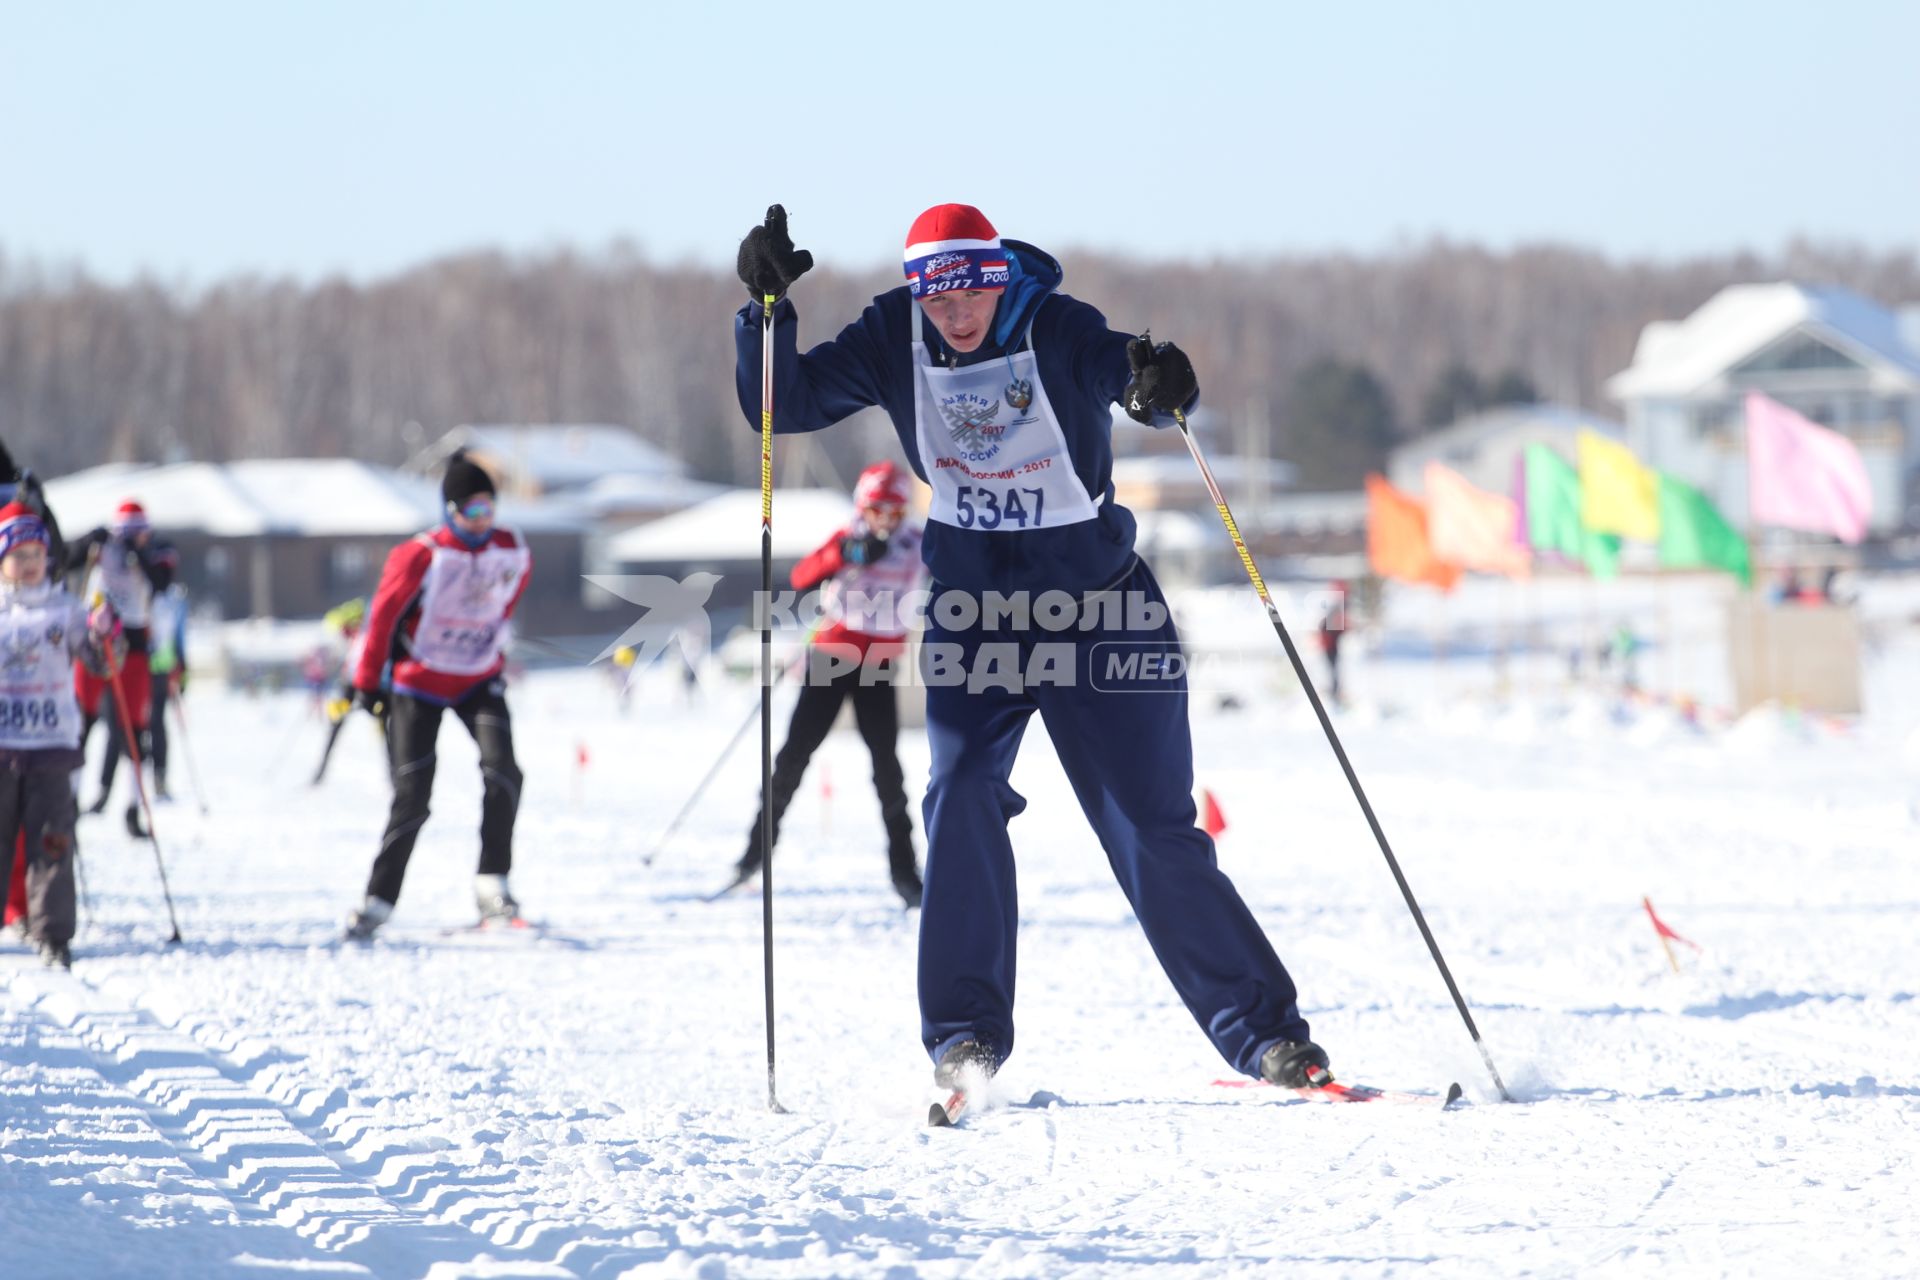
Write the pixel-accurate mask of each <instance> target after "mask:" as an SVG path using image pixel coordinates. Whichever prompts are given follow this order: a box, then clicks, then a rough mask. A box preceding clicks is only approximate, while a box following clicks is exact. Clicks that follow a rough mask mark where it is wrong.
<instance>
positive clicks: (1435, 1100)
mask: <svg viewBox="0 0 1920 1280" xmlns="http://www.w3.org/2000/svg"><path fill="white" fill-rule="evenodd" d="M1213 1083H1214V1084H1215V1085H1217V1086H1218V1087H1220V1088H1222V1089H1272V1088H1276V1087H1277V1086H1275V1085H1272V1084H1269V1083H1268V1082H1267V1081H1265V1080H1246V1079H1236V1080H1215V1081H1214V1082H1213ZM1287 1092H1288V1093H1291V1094H1295V1095H1297V1096H1298V1097H1301V1098H1305V1099H1306V1100H1307V1101H1308V1102H1391V1103H1394V1104H1396V1105H1399V1106H1403V1107H1435V1108H1438V1109H1439V1110H1442V1111H1445V1110H1447V1109H1449V1108H1451V1107H1452V1106H1453V1104H1454V1103H1456V1102H1458V1101H1460V1097H1461V1089H1460V1086H1459V1085H1458V1084H1457V1083H1456V1084H1449V1085H1448V1086H1447V1091H1446V1093H1445V1094H1444V1095H1442V1094H1438V1093H1409V1092H1403V1091H1400V1090H1395V1089H1376V1088H1374V1087H1373V1086H1372V1085H1365V1084H1342V1083H1341V1082H1340V1081H1338V1080H1329V1081H1328V1082H1327V1083H1326V1084H1322V1085H1315V1086H1312V1087H1310V1088H1306V1089H1288V1090H1287Z"/></svg>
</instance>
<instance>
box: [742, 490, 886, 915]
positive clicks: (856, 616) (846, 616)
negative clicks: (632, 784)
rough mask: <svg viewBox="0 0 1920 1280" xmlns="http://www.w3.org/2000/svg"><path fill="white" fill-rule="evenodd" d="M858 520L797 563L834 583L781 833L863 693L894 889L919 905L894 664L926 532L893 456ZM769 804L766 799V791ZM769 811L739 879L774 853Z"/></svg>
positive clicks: (797, 725)
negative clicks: (808, 777) (843, 707)
mask: <svg viewBox="0 0 1920 1280" xmlns="http://www.w3.org/2000/svg"><path fill="white" fill-rule="evenodd" d="M853 501H854V506H855V508H856V512H855V515H854V518H853V520H852V521H851V522H850V523H849V524H848V525H847V526H846V527H845V528H843V529H839V530H836V531H835V532H834V534H833V536H832V537H830V538H828V539H827V540H826V542H824V543H822V544H821V545H820V547H819V549H818V550H816V551H814V553H813V554H812V555H810V556H808V557H807V558H806V559H804V560H802V561H801V562H800V563H799V564H797V565H795V566H794V570H793V585H794V587H795V589H796V590H800V591H810V590H812V589H813V588H814V587H817V586H821V585H822V584H825V587H824V591H823V593H822V597H821V606H820V609H821V614H822V617H823V618H824V620H825V621H826V625H825V626H823V627H822V628H821V629H820V630H819V631H817V632H816V633H815V634H814V635H813V637H812V639H811V641H810V643H809V645H808V650H807V670H806V675H805V678H804V679H803V680H802V682H801V688H800V700H799V701H798V702H797V703H795V704H794V708H793V720H792V722H791V723H790V724H789V725H788V726H787V741H786V745H784V746H782V747H781V748H780V754H779V755H778V756H777V757H775V759H774V762H773V834H774V838H775V840H778V839H779V836H780V819H781V817H782V816H783V815H785V813H786V811H787V805H788V804H789V803H790V802H791V801H792V800H793V793H794V792H795V791H797V790H799V788H800V779H801V777H802V776H803V775H804V774H805V773H806V771H807V763H808V762H809V761H810V760H812V759H813V753H814V752H815V751H817V750H819V749H820V744H821V743H823V742H825V741H826V739H827V732H828V731H829V730H830V729H832V728H833V722H834V720H835V718H836V717H838V716H839V714H840V704H841V702H843V701H844V700H846V699H848V698H851V699H853V719H854V723H855V725H857V726H858V727H859V729H860V736H861V738H862V739H864V740H865V742H866V744H867V750H868V752H870V753H871V754H872V756H873V786H874V789H875V790H876V791H878V792H879V793H880V820H881V822H882V823H883V824H884V825H885V827H886V832H887V869H888V874H889V876H890V877H891V878H892V880H893V889H894V892H895V893H897V894H899V895H900V900H901V901H902V902H904V903H906V904H907V906H909V907H917V906H919V905H920V897H921V892H922V887H921V883H920V869H919V868H918V867H917V866H916V865H914V863H915V859H914V852H913V819H912V818H911V817H909V816H908V813H907V791H906V786H905V785H904V784H905V775H904V774H903V773H902V771H901V768H900V756H899V753H898V752H897V750H896V749H895V743H896V742H897V741H898V739H899V736H900V709H899V706H898V703H897V700H896V698H895V696H894V691H893V686H894V673H893V671H892V670H891V668H890V667H889V665H888V664H890V663H895V662H897V661H898V660H899V659H900V658H901V656H902V655H903V654H904V653H905V652H906V630H907V629H906V622H905V620H904V618H903V616H902V612H903V610H902V606H904V604H905V603H906V597H907V595H908V593H910V592H912V591H913V590H914V589H915V588H917V587H918V586H919V585H920V580H921V576H922V569H921V565H920V533H919V530H917V529H912V528H907V527H903V522H904V521H905V519H906V514H907V478H906V476H905V475H903V474H902V473H901V471H900V468H898V467H896V466H895V465H894V464H893V463H891V462H876V463H874V464H873V465H872V466H870V467H868V468H867V469H866V470H865V471H862V472H861V473H860V479H859V481H858V482H857V483H856V484H855V485H854V488H853ZM761 804H762V805H763V806H764V805H765V804H766V798H765V797H764V796H763V797H761ZM764 818H765V813H764V811H763V812H762V813H759V814H755V815H754V819H753V827H752V829H751V830H749V831H748V833H747V851H746V852H745V853H744V854H742V855H741V857H740V862H739V865H738V866H736V867H735V868H734V878H733V884H732V885H729V886H728V888H733V887H735V886H737V885H742V884H745V883H746V882H747V881H748V880H750V879H751V878H752V877H753V875H754V874H755V873H756V872H758V871H759V870H760V866H761V863H762V862H763V861H764V860H765V857H764V851H763V850H762V848H761V839H762V825H761V824H762V822H763V820H764Z"/></svg>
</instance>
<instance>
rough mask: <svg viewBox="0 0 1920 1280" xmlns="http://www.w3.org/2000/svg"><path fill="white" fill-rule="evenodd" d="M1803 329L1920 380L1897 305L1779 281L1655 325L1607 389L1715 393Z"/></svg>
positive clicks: (1634, 394) (1894, 374)
mask: <svg viewBox="0 0 1920 1280" xmlns="http://www.w3.org/2000/svg"><path fill="white" fill-rule="evenodd" d="M1796 329H1805V330H1807V331H1808V332H1810V333H1812V334H1814V335H1815V336H1816V337H1818V338H1820V339H1821V340H1823V341H1825V342H1829V343H1831V344H1832V345H1833V346H1834V347H1836V348H1838V349H1839V350H1841V351H1843V352H1845V353H1847V354H1848V355H1851V356H1853V357H1854V358H1856V359H1858V360H1859V361H1860V362H1861V363H1862V364H1864V365H1866V366H1867V367H1869V368H1871V369H1874V370H1875V371H1876V372H1879V373H1881V374H1883V375H1885V376H1888V377H1890V378H1892V379H1893V380H1895V381H1896V382H1899V383H1901V384H1904V385H1908V386H1914V387H1920V352H1916V351H1915V350H1914V349H1913V348H1912V347H1910V346H1908V345H1907V343H1906V341H1905V340H1904V338H1903V336H1902V333H1901V326H1900V318H1899V316H1898V315H1896V314H1895V313H1894V312H1892V311H1889V310H1887V309H1886V308H1885V307H1882V306H1880V305H1879V304H1878V303H1876V302H1873V301H1871V300H1869V299H1867V298H1863V297H1861V296H1860V295H1859V294H1857V293H1854V292H1852V291H1851V290H1847V289H1835V288H1813V287H1809V286H1807V285H1800V284H1793V283H1777V284H1737V285H1732V286H1730V287H1728V288H1725V289H1722V290H1721V291H1720V292H1719V293H1717V294H1715V295H1714V296H1713V297H1712V298H1710V299H1708V300H1707V303H1706V305H1704V306H1702V307H1701V308H1700V309H1699V310H1698V311H1696V312H1694V313H1693V314H1692V315H1690V316H1688V317H1687V318H1686V319H1685V320H1679V321H1665V320H1661V321H1655V322H1654V323H1652V324H1650V325H1648V326H1647V327H1646V328H1645V329H1643V330H1641V333H1640V341H1639V343H1638V344H1637V345H1636V347H1635V348H1634V353H1633V364H1632V365H1630V366H1629V367H1628V368H1627V369H1625V370H1623V371H1622V372H1620V373H1617V374H1615V375H1614V376H1613V377H1611V378H1609V379H1608V380H1607V393H1608V394H1609V395H1611V396H1613V397H1614V399H1616V400H1641V399H1647V398H1654V397H1685V396H1691V395H1699V394H1713V393H1716V392H1717V391H1718V390H1719V388H1717V387H1716V386H1715V385H1714V383H1715V381H1716V380H1717V379H1719V378H1720V377H1721V376H1722V375H1724V374H1725V373H1727V371H1728V370H1730V369H1732V368H1734V367H1736V366H1737V365H1739V364H1740V363H1741V362H1742V361H1744V360H1746V359H1747V358H1748V357H1750V356H1752V355H1754V354H1756V353H1757V352H1759V351H1760V350H1762V349H1763V348H1765V347H1767V346H1768V345H1770V344H1771V343H1773V342H1775V341H1778V340H1779V339H1780V338H1783V337H1785V336H1786V335H1787V334H1789V333H1792V332H1793V331H1795V330H1796Z"/></svg>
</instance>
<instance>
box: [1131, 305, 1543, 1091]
mask: <svg viewBox="0 0 1920 1280" xmlns="http://www.w3.org/2000/svg"><path fill="white" fill-rule="evenodd" d="M1141 337H1142V338H1143V339H1145V338H1146V335H1145V334H1142V335H1141ZM1149 345H1151V344H1149ZM1173 420H1174V421H1175V422H1176V423H1178V424H1179V426H1180V435H1181V438H1182V439H1184V440H1185V441H1186V442H1187V452H1189V453H1191V454H1192V455H1193V461H1194V464H1195V465H1196V466H1198V467H1199V468H1200V479H1201V480H1202V482H1204V483H1205V485H1206V486H1207V495H1208V496H1209V497H1211V498H1212V499H1213V507H1214V510H1216V511H1218V512H1219V513H1220V522H1221V523H1222V524H1224V525H1226V527H1227V536H1228V537H1229V538H1231V539H1233V549H1234V550H1235V551H1237V552H1238V553H1239V554H1240V567H1241V568H1243V569H1245V570H1246V571H1247V577H1248V579H1249V580H1251V581H1252V583H1253V589H1254V591H1255V592H1256V593H1257V594H1258V595H1259V597H1260V603H1261V604H1263V605H1265V606H1266V607H1267V617H1268V619H1269V620H1271V621H1272V623H1273V629H1274V632H1275V633H1276V634H1277V635H1278V636H1279V637H1280V643H1281V645H1282V646H1283V647H1284V648H1285V649H1286V651H1287V661H1289V662H1291V663H1292V664H1293V674H1294V675H1295V676H1297V677H1298V678H1299V680H1300V687H1301V688H1302V689H1305V690H1306V691H1307V701H1308V702H1310V703H1312V704H1313V713H1314V715H1316V716H1318V717H1319V719H1320V728H1321V729H1322V730H1323V731H1324V732H1325V733H1326V735H1327V743H1328V745H1329V746H1331V747H1332V748H1333V754H1334V757H1335V758H1336V759H1338V760H1339V761H1340V770H1341V772H1343V773H1345V774H1346V775H1347V785H1348V786H1350V787H1352V788H1353V798H1354V799H1355V800H1358V801H1359V802H1360V812H1362V813H1364V814H1365V815H1366V817H1367V826H1368V827H1370V828H1372V830H1373V838H1374V839H1375V840H1376V841H1378V842H1379V845H1380V852H1381V853H1382V854H1383V855H1384V856H1385V857H1386V860H1387V868H1388V869H1389V870H1390V871H1392V872H1393V880H1394V883H1395V884H1397V885H1399V886H1400V895H1401V896H1402V897H1404V898H1405V899H1406V900H1407V909H1408V910H1409V911H1411V912H1412V913H1413V922H1414V923H1415V924H1416V925H1418V926H1419V927H1420V936H1421V937H1422V938H1423V939H1425V940H1426V944H1427V950H1428V952H1430V953H1431V954H1432V956H1433V962H1434V964H1435V965H1437V966H1439V969H1440V977H1441V978H1442V979H1443V980H1444V981H1445V982H1446V984H1447V994H1449V995H1451V996H1452V997H1453V1007H1454V1008H1456V1009H1458V1010H1459V1011H1460V1019H1461V1021H1463V1022H1465V1023H1466V1024H1467V1034H1468V1035H1469V1036H1471V1037H1473V1047H1474V1048H1476V1049H1478V1050H1479V1051H1480V1060H1481V1061H1482V1062H1485V1063H1486V1064H1487V1074H1488V1075H1490V1076H1492V1077H1493V1087H1494V1088H1495V1089H1497V1090H1499V1092H1500V1099H1501V1101H1503V1102H1512V1101H1513V1095H1512V1094H1510V1093H1508V1092H1507V1086H1506V1084H1505V1082H1503V1081H1502V1080H1501V1079H1500V1072H1499V1071H1498V1070H1497V1069H1496V1068H1495V1067H1494V1065H1493V1055H1492V1054H1490V1053H1488V1052H1487V1046H1486V1044H1485V1043H1483V1042H1482V1041H1481V1039H1480V1028H1479V1027H1476V1026H1475V1025H1474V1024H1473V1014H1472V1013H1471V1012H1470V1011H1469V1010H1468V1008H1467V1001H1466V998H1465V997H1464V996H1462V995H1461V994H1460V987H1459V985H1458V984H1457V983H1455V982H1454V980H1453V971H1452V970H1450V969H1448V968H1447V961H1446V957H1444V956H1442V955H1441V954H1440V944H1439V943H1438V942H1436V941H1434V937H1433V930H1431V929H1429V928H1428V927H1427V917H1426V915H1425V914H1424V913H1423V912H1422V911H1421V910H1420V904H1419V903H1418V902H1417V901H1415V900H1414V896H1413V886H1411V885H1409V884H1408V883H1407V877H1406V875H1405V874H1404V873H1402V872H1401V870H1400V860H1399V859H1398V858H1395V857H1394V856H1393V848H1392V846H1390V845H1389V844H1388V843H1387V833H1386V832H1385V831H1384V830H1382V829H1381V826H1380V819H1379V818H1377V817H1375V816H1374V812H1373V805H1372V804H1370V803H1369V802H1368V800H1367V793H1366V791H1365V790H1363V789H1362V788H1361V786H1360V776H1359V775H1358V774H1356V773H1355V772H1354V771H1353V764H1352V762H1351V761H1349V760H1348V759H1347V751H1346V748H1345V747H1343V746H1341V745H1340V735H1339V734H1337V733H1335V732H1334V731H1333V721H1332V720H1331V719H1329V718H1328V716H1327V708H1326V706H1325V704H1323V703H1322V702H1321V701H1320V694H1319V693H1318V692H1317V691H1316V690H1315V689H1314V687H1313V679H1312V677H1310V676H1308V675H1307V667H1306V664H1305V663H1304V662H1302V661H1301V660H1300V651H1299V650H1298V649H1296V648H1294V645H1293V637H1292V636H1290V635H1288V634H1287V624H1286V623H1285V622H1283V621H1281V619H1280V610H1279V609H1277V608H1276V607H1274V603H1273V596H1272V595H1270V594H1269V593H1268V591H1267V584H1266V582H1265V581H1263V580H1262V579H1261V577H1260V570H1259V568H1258V567H1256V566H1255V564H1254V563H1253V553H1252V552H1250V551H1248V550H1247V544H1246V542H1245V541H1243V540H1242V539H1241V537H1240V526H1239V525H1237V524H1235V523H1234V519H1233V512H1232V511H1231V510H1229V509H1228V507H1227V499H1226V495H1225V494H1223V493H1221V492H1220V484H1219V482H1218V481H1216V480H1215V479H1214V478H1213V468H1212V467H1209V466H1208V465H1207V459H1206V455H1205V454H1203V453H1201V452H1200V442H1199V441H1198V440H1195V439H1194V438H1193V432H1192V431H1191V430H1190V429H1189V428H1188V427H1187V415H1186V414H1185V413H1182V412H1181V411H1180V410H1178V409H1175V410H1174V411H1173Z"/></svg>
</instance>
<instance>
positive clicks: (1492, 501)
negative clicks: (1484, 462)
mask: <svg viewBox="0 0 1920 1280" xmlns="http://www.w3.org/2000/svg"><path fill="white" fill-rule="evenodd" d="M1424 479H1425V480H1426V484H1427V535H1428V537H1430V538H1432V539H1433V554H1435V555H1436V556H1439V557H1440V558H1441V559H1442V560H1451V561H1453V562H1454V563H1455V564H1461V565H1465V566H1466V567H1467V568H1469V569H1476V570H1478V571H1479V572H1481V573H1502V574H1505V575H1506V576H1508V577H1510V578H1524V577H1526V576H1527V574H1528V572H1529V570H1530V568H1531V565H1532V557H1531V556H1530V555H1529V554H1528V553H1527V549H1526V547H1524V546H1522V545H1520V544H1519V543H1517V542H1515V541H1514V537H1513V531H1514V527H1515V523H1516V513H1515V510H1514V505H1513V500H1512V499H1511V498H1505V497H1502V496H1501V495H1499V494H1497V493H1488V492H1487V491H1486V490H1484V489H1480V488H1476V487H1475V486H1474V485H1473V484H1471V483H1469V482H1468V480H1467V478H1466V477H1465V476H1463V475H1461V474H1460V473H1459V472H1457V471H1454V470H1452V469H1450V468H1448V467H1444V466H1442V465H1440V464H1439V463H1438V462H1429V463H1428V464H1427V468H1426V471H1425V473H1424Z"/></svg>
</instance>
